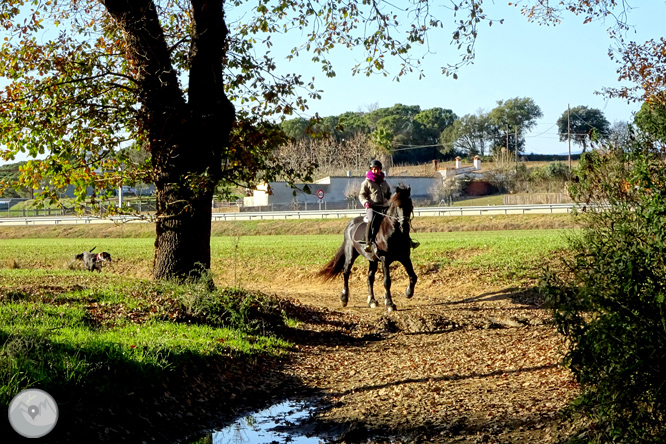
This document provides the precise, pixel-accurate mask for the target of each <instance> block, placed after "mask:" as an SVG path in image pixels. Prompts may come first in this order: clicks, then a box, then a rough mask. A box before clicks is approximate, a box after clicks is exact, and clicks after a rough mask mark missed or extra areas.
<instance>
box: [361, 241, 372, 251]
mask: <svg viewBox="0 0 666 444" xmlns="http://www.w3.org/2000/svg"><path fill="white" fill-rule="evenodd" d="M363 251H365V252H366V253H372V244H371V243H370V242H368V243H367V244H365V248H363Z"/></svg>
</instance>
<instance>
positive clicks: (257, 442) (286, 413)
mask: <svg viewBox="0 0 666 444" xmlns="http://www.w3.org/2000/svg"><path fill="white" fill-rule="evenodd" d="M314 411H315V407H314V406H312V405H311V404H309V403H307V402H303V401H286V402H283V403H281V404H276V405H274V406H272V407H269V408H267V409H266V410H262V411H260V412H257V413H253V414H251V415H249V416H246V417H244V418H241V419H238V420H237V421H236V422H235V423H233V424H231V425H230V426H228V427H226V428H224V429H223V430H221V431H219V432H213V434H212V435H211V437H210V438H211V441H199V442H210V443H212V444H264V443H265V444H280V443H289V444H319V443H323V442H324V441H323V439H322V438H321V437H313V436H307V435H310V433H309V432H311V428H310V427H307V426H306V427H303V423H304V421H305V420H306V419H308V418H310V416H311V415H312V414H313V413H314Z"/></svg>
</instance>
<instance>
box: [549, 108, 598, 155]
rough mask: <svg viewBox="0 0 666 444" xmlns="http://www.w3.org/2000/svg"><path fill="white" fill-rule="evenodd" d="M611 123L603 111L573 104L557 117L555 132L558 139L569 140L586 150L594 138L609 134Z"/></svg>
mask: <svg viewBox="0 0 666 444" xmlns="http://www.w3.org/2000/svg"><path fill="white" fill-rule="evenodd" d="M610 131H611V124H610V122H609V121H608V120H606V117H605V116H604V113H603V112H602V111H601V110H599V109H596V108H588V107H587V106H582V105H581V106H575V107H573V108H571V109H567V110H566V111H564V113H562V116H561V117H560V118H559V119H557V133H558V134H559V136H560V141H561V142H564V141H566V140H568V138H569V137H571V140H572V141H573V142H574V143H575V144H576V145H579V146H581V147H582V148H583V152H585V151H586V150H587V147H588V145H589V144H590V143H592V142H594V141H596V140H605V139H607V138H608V137H609V136H610Z"/></svg>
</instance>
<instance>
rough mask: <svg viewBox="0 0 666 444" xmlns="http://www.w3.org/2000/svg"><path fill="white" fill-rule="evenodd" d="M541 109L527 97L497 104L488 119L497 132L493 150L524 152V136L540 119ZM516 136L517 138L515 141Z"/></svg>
mask: <svg viewBox="0 0 666 444" xmlns="http://www.w3.org/2000/svg"><path fill="white" fill-rule="evenodd" d="M542 116H543V113H542V112H541V108H539V106H538V105H537V104H536V103H534V100H532V99H530V98H529V97H524V98H519V97H516V98H513V99H509V100H506V101H503V100H500V101H498V102H497V107H495V108H494V109H493V110H492V111H490V113H489V115H488V118H489V119H490V123H491V124H492V125H493V126H494V127H495V129H496V131H497V136H498V137H497V138H496V140H495V148H496V149H499V148H502V147H505V146H506V145H507V141H508V145H509V146H508V148H509V150H510V151H513V152H514V153H515V152H516V151H517V152H521V151H523V150H524V146H525V137H524V134H525V133H527V132H528V131H529V130H531V129H532V128H534V126H535V125H536V121H537V119H538V118H540V117H542ZM516 135H517V136H518V138H517V140H514V139H516Z"/></svg>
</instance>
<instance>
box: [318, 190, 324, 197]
mask: <svg viewBox="0 0 666 444" xmlns="http://www.w3.org/2000/svg"><path fill="white" fill-rule="evenodd" d="M317 197H318V198H319V199H323V198H324V190H317Z"/></svg>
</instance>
